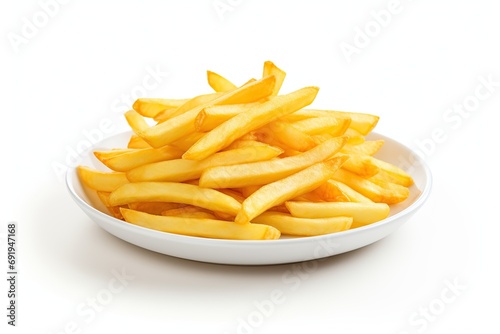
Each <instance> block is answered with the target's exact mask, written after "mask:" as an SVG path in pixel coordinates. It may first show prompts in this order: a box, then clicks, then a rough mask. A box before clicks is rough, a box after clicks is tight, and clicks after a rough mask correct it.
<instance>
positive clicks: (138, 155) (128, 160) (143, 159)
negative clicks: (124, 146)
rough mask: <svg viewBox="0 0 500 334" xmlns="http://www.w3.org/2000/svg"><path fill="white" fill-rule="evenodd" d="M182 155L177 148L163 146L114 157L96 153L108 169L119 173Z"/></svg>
mask: <svg viewBox="0 0 500 334" xmlns="http://www.w3.org/2000/svg"><path fill="white" fill-rule="evenodd" d="M182 153H183V151H181V150H179V149H177V148H175V147H172V146H163V147H161V148H145V149H138V150H133V151H131V152H123V153H121V154H117V155H114V156H108V155H105V154H103V153H102V152H94V155H95V156H96V157H97V159H99V160H100V161H101V162H102V163H103V164H104V165H106V166H107V167H108V168H110V169H112V170H114V171H117V172H126V171H129V170H131V169H134V168H137V167H139V166H142V165H146V164H150V163H154V162H159V161H164V160H170V159H177V158H180V157H181V156H182Z"/></svg>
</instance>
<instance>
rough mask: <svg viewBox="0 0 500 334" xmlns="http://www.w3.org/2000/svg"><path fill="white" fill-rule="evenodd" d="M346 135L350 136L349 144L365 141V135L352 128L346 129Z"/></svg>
mask: <svg viewBox="0 0 500 334" xmlns="http://www.w3.org/2000/svg"><path fill="white" fill-rule="evenodd" d="M344 135H346V136H347V138H349V139H348V140H347V144H349V145H358V144H362V143H364V142H365V136H363V135H362V134H361V133H359V132H358V131H356V130H354V129H352V128H349V129H347V130H345V132H344Z"/></svg>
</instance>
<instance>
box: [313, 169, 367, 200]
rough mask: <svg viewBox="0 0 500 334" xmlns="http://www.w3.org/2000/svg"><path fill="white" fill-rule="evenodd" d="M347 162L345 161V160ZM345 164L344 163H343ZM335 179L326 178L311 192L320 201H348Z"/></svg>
mask: <svg viewBox="0 0 500 334" xmlns="http://www.w3.org/2000/svg"><path fill="white" fill-rule="evenodd" d="M346 162H347V161H346ZM344 165H345V163H344ZM334 182H336V181H333V180H328V181H326V182H325V183H323V184H322V185H321V186H319V187H318V188H316V189H314V190H313V191H312V193H314V194H315V195H316V196H318V197H319V198H320V199H321V200H322V201H327V202H350V201H351V199H350V198H349V196H348V195H347V194H346V193H345V192H344V191H343V189H341V187H339V186H338V185H337V184H336V183H334ZM370 202H371V201H370Z"/></svg>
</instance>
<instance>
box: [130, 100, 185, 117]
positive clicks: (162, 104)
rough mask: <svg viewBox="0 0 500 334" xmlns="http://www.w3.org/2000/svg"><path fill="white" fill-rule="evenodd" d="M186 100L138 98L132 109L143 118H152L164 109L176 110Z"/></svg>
mask: <svg viewBox="0 0 500 334" xmlns="http://www.w3.org/2000/svg"><path fill="white" fill-rule="evenodd" d="M186 101H187V99H158V98H144V97H141V98H138V99H137V100H135V102H134V104H133V105H132V108H133V109H134V110H135V111H137V112H138V113H139V114H141V115H142V116H144V117H149V118H153V117H155V116H156V115H157V114H158V113H160V112H161V111H163V110H165V109H170V108H178V107H180V106H181V105H183V104H184V103H186Z"/></svg>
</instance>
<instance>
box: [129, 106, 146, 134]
mask: <svg viewBox="0 0 500 334" xmlns="http://www.w3.org/2000/svg"><path fill="white" fill-rule="evenodd" d="M125 119H126V120H127V123H128V125H129V126H130V128H131V129H132V130H133V131H134V132H135V133H136V134H137V133H140V132H141V131H146V130H147V129H148V128H149V124H148V123H147V122H146V120H145V119H144V117H142V116H141V114H139V113H138V112H137V111H135V110H133V109H130V110H129V111H127V112H126V113H125Z"/></svg>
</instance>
